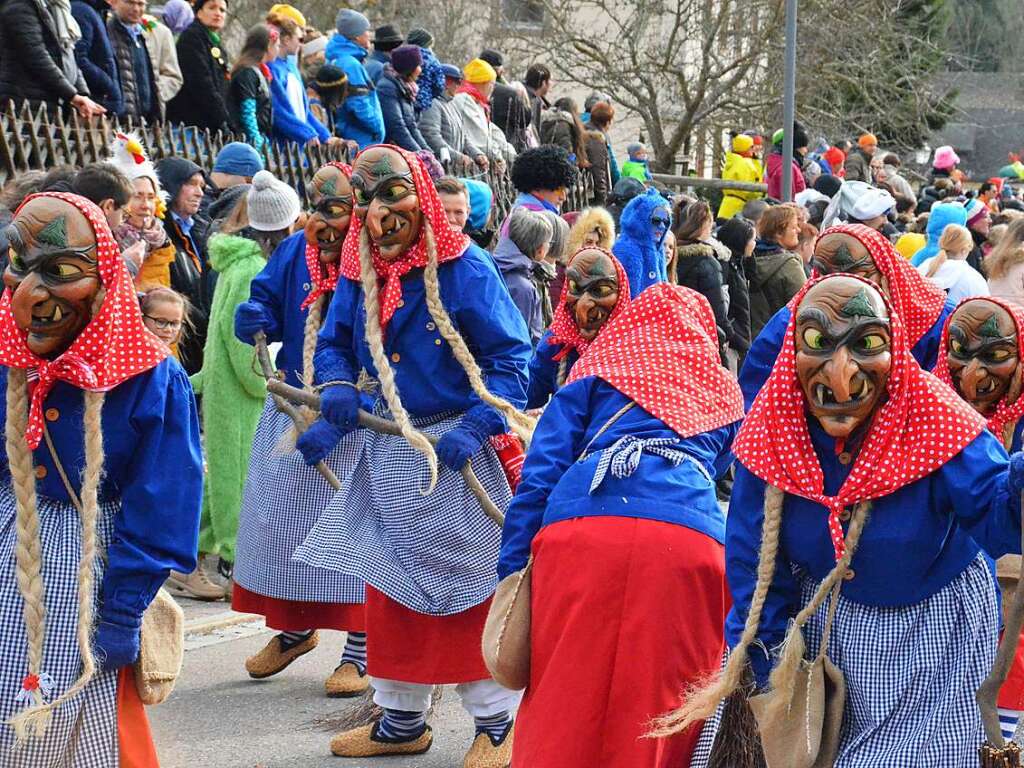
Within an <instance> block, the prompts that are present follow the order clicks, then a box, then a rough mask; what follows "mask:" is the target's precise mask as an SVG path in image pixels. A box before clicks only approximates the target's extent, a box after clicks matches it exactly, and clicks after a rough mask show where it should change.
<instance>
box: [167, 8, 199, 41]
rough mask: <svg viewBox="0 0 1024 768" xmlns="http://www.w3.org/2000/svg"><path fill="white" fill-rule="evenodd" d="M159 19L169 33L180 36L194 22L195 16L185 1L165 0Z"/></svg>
mask: <svg viewBox="0 0 1024 768" xmlns="http://www.w3.org/2000/svg"><path fill="white" fill-rule="evenodd" d="M160 17H161V18H162V19H163V22H164V24H166V25H167V27H168V28H169V29H170V30H171V32H173V33H174V34H176V35H180V34H181V33H182V32H184V31H185V30H186V29H187V28H188V26H189V25H190V24H191V23H192V22H193V21H194V20H195V18H196V15H195V13H194V12H193V11H192V6H191V5H189V4H188V3H186V2H185V0H167V2H166V3H165V4H164V9H163V11H162V12H161V14H160Z"/></svg>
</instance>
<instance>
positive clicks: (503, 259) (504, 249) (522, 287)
mask: <svg viewBox="0 0 1024 768" xmlns="http://www.w3.org/2000/svg"><path fill="white" fill-rule="evenodd" d="M494 263H495V265H497V267H498V271H499V272H501V276H502V278H503V279H504V280H505V286H506V287H507V288H508V292H509V294H510V295H511V296H512V301H513V302H514V303H515V305H516V308H517V309H518V310H519V313H520V314H521V315H522V316H523V320H525V321H526V326H527V328H529V329H530V344H532V345H533V346H534V347H536V346H537V342H538V341H540V337H541V336H543V335H544V318H543V308H542V306H541V297H540V294H538V293H537V288H536V285H535V284H534V281H533V260H532V259H531V258H530V257H529V256H527V255H526V254H525V253H523V252H522V251H520V250H519V248H518V247H516V244H515V243H513V242H512V240H511V239H510V238H509V237H508V235H505V236H503V237H502V238H501V239H500V240H499V241H498V245H497V247H496V248H495V249H494Z"/></svg>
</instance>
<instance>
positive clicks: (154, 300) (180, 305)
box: [139, 285, 188, 359]
mask: <svg viewBox="0 0 1024 768" xmlns="http://www.w3.org/2000/svg"><path fill="white" fill-rule="evenodd" d="M139 304H140V306H141V307H142V324H143V325H145V326H146V328H148V329H149V331H150V332H151V333H152V334H153V335H154V336H156V337H157V338H158V339H160V341H162V342H163V343H164V344H166V345H167V347H168V348H169V349H170V350H171V352H172V353H174V357H175V358H176V359H177V358H178V341H179V340H180V339H181V336H182V334H183V333H184V332H185V327H186V326H187V325H188V299H186V298H185V297H184V296H182V295H181V294H180V293H178V292H177V291H176V290H174V289H173V288H165V287H164V286H162V285H161V286H157V287H156V288H150V289H149V290H148V291H146V292H145V293H143V294H142V295H141V296H140V297H139Z"/></svg>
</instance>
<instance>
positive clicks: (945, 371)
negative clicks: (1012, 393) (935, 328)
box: [934, 296, 1024, 442]
mask: <svg viewBox="0 0 1024 768" xmlns="http://www.w3.org/2000/svg"><path fill="white" fill-rule="evenodd" d="M968 301H989V302H991V303H993V304H996V305H998V306H1000V307H1002V308H1003V309H1005V310H1006V311H1007V312H1009V313H1010V317H1012V318H1013V323H1014V325H1016V326H1017V359H1018V360H1019V363H1018V365H1022V364H1024V307H1020V306H1018V305H1016V304H1014V303H1013V302H1009V301H1005V300H1004V299H1000V298H997V297H995V296H972V297H969V298H966V299H964V300H963V301H961V302H960V303H959V304H957V305H956V308H957V309H960V307H962V306H963V305H964V304H966V303H967V302H968ZM954 312H955V310H954ZM952 319H953V313H952V312H951V313H950V315H949V317H947V318H946V324H945V325H944V326H942V345H941V346H940V347H939V357H938V360H937V361H936V362H935V370H934V373H935V375H936V376H938V377H939V378H940V379H941V380H942V381H944V382H945V383H946V384H948V385H949V386H950V387H953V376H952V374H951V373H950V372H949V360H948V358H947V357H946V354H947V351H948V350H949V321H950V320H952ZM953 389H954V390H956V387H953ZM1006 397H1007V396H1006V395H1003V399H1002V400H1000V401H999V404H998V405H997V406H996V412H995V413H993V414H992V416H991V417H989V420H988V429H989V432H991V433H992V434H993V435H995V436H996V437H997V438H999V441H1000V442H1002V440H1003V427H1005V426H1006V425H1007V424H1011V423H1013V422H1016V421H1017V420H1019V419H1020V417H1021V416H1024V397H1020V396H1018V397H1017V399H1016V400H1014V401H1013V403H1007V402H1006Z"/></svg>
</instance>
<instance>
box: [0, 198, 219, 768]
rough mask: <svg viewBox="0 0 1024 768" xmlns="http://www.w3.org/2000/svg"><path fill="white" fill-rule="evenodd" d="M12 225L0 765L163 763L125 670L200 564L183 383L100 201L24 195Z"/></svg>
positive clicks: (195, 429) (192, 419)
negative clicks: (151, 619)
mask: <svg viewBox="0 0 1024 768" xmlns="http://www.w3.org/2000/svg"><path fill="white" fill-rule="evenodd" d="M6 234H7V236H8V238H9V240H10V243H11V251H10V262H9V264H8V267H7V270H6V271H5V273H4V284H5V286H6V290H5V291H4V293H3V297H2V298H0V363H2V364H3V365H4V366H5V368H4V372H3V379H2V381H3V387H4V390H5V398H4V400H3V404H4V405H3V408H4V418H5V425H6V426H5V434H6V440H7V449H6V452H5V454H4V457H3V465H2V469H3V481H2V483H0V537H2V542H3V543H2V551H3V552H4V557H3V558H2V560H0V626H2V627H3V640H2V645H3V653H2V654H0V722H2V723H3V725H0V755H3V760H2V761H0V762H2V763H3V765H4V766H7V767H8V768H67V767H68V766H71V767H72V768H110V766H116V765H119V764H122V765H125V764H131V765H139V766H147V767H155V766H156V765H157V762H156V753H155V750H154V749H153V743H152V738H151V736H150V733H149V726H148V722H147V720H146V715H145V712H144V710H143V707H142V701H141V699H140V698H139V695H138V692H137V690H136V686H135V681H134V675H133V670H132V668H131V666H130V665H131V664H132V662H134V661H135V659H136V657H137V656H138V654H139V643H140V627H141V623H142V614H143V612H144V611H145V610H146V607H147V606H148V605H149V603H150V602H151V601H152V599H153V598H154V596H155V595H156V593H157V590H158V589H159V588H160V585H161V584H162V583H163V581H164V580H165V579H166V578H167V575H168V573H169V572H170V571H171V569H174V570H178V571H185V572H188V571H191V570H192V569H193V568H194V567H195V558H196V544H197V539H198V529H199V511H200V503H201V496H202V484H203V483H202V478H203V475H202V456H201V453H200V445H199V425H198V421H197V419H196V407H195V401H194V398H193V396H192V390H191V388H190V387H189V383H188V378H187V377H186V375H185V372H184V371H183V370H182V368H181V366H180V365H179V364H178V362H177V361H176V360H175V359H174V358H173V357H171V356H170V351H169V350H168V349H167V347H165V346H164V345H163V344H162V343H161V342H160V341H159V340H158V339H157V338H156V337H155V336H153V335H152V334H151V333H150V332H149V331H147V330H146V328H145V326H144V325H143V323H142V314H141V312H140V310H139V305H138V301H137V299H136V298H135V291H134V289H133V288H132V281H131V277H130V276H129V274H128V271H127V269H126V268H125V265H124V262H123V261H122V260H121V255H120V251H119V249H118V247H117V244H116V243H115V242H114V239H113V237H112V235H111V233H110V229H109V228H108V226H107V223H106V220H105V219H104V217H103V213H102V212H101V211H100V209H99V208H97V207H96V206H95V205H93V204H92V203H91V202H89V201H87V200H85V199H84V198H81V197H78V196H76V195H68V194H61V193H45V194H40V195H33V196H32V197H30V198H28V200H27V201H26V202H25V203H24V204H23V205H22V206H21V208H20V209H19V210H18V211H17V213H16V214H15V217H14V221H13V222H12V223H11V225H10V226H9V227H8V228H7V233H6ZM168 457H173V459H174V471H173V472H168V471H167V461H168Z"/></svg>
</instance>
